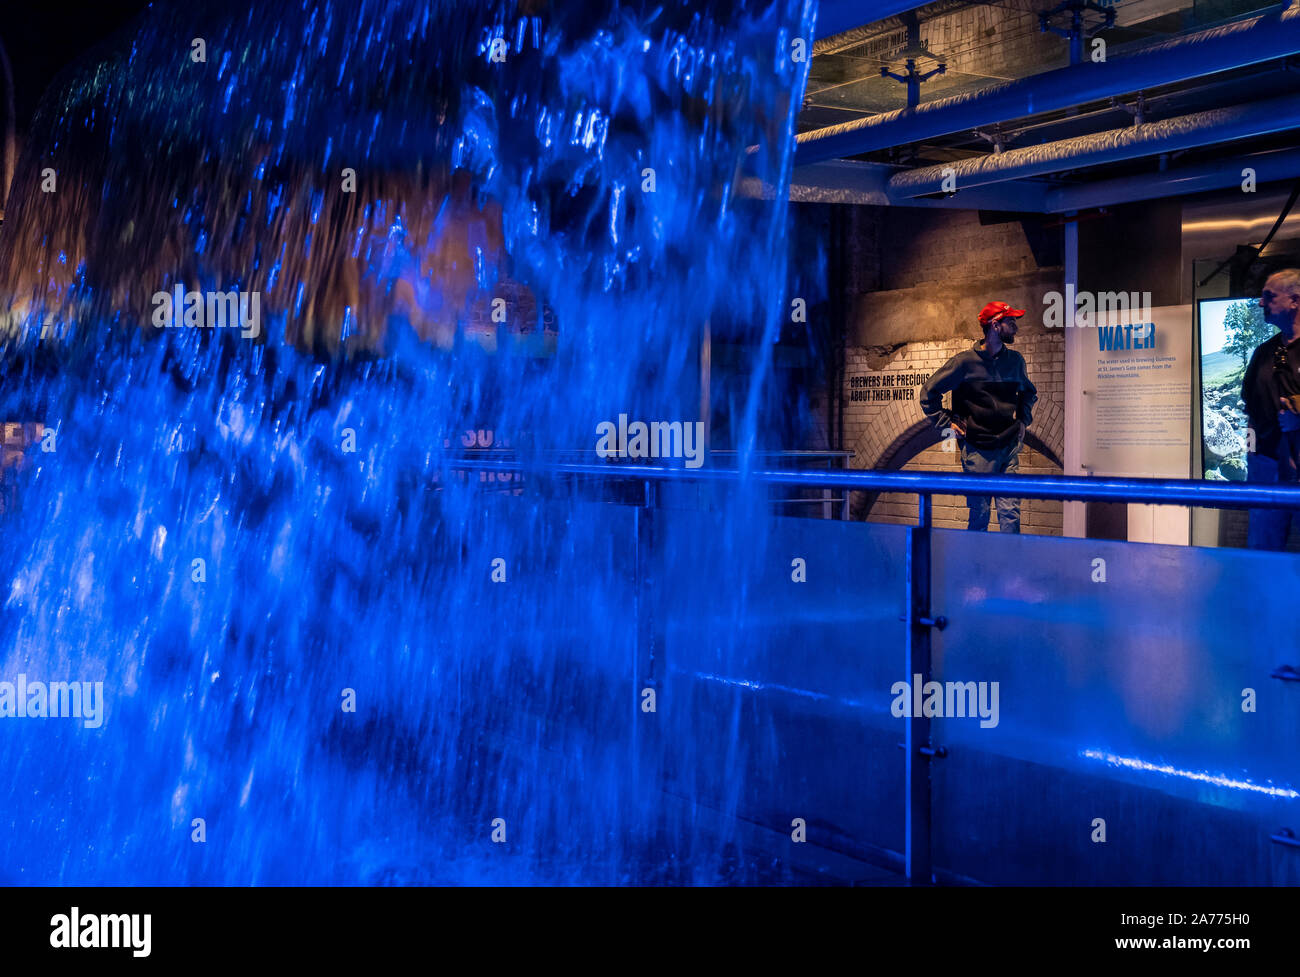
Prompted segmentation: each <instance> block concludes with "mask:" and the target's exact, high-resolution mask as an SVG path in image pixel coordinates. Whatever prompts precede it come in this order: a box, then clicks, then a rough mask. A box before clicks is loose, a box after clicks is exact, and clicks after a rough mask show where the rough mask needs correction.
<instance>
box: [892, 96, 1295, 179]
mask: <svg viewBox="0 0 1300 977" xmlns="http://www.w3.org/2000/svg"><path fill="white" fill-rule="evenodd" d="M1297 127H1300V98H1296V97H1295V96H1294V95H1285V96H1281V97H1278V98H1271V99H1267V100H1265V101H1262V102H1252V103H1251V104H1249V105H1236V106H1232V107H1230V108H1223V109H1211V110H1209V111H1206V112H1195V113H1193V114H1191V115H1180V116H1177V117H1176V118H1173V119H1164V120H1162V121H1160V122H1144V123H1142V124H1140V125H1133V126H1129V127H1127V128H1124V129H1112V130H1110V131H1107V132H1096V133H1090V134H1089V135H1086V136H1076V137H1074V138H1073V139H1062V140H1060V141H1059V142H1054V143H1046V144H1044V145H1041V146H1027V147H1025V148H1024V149H1009V150H1006V151H1005V152H1002V153H997V154H990V155H988V156H978V157H975V158H973V159H963V160H954V161H953V162H950V163H942V164H939V165H936V166H924V167H920V168H919V169H915V170H907V171H905V172H902V173H897V174H895V175H894V176H892V177H890V179H889V184H888V192H889V195H890V196H891V197H899V196H903V197H919V196H923V195H924V194H928V193H942V192H944V191H945V190H956V192H957V193H958V194H960V192H961V191H962V190H963V189H964V188H966V187H976V186H985V185H988V184H991V183H1002V182H1005V181H1008V180H1019V179H1023V178H1025V177H1031V176H1043V175H1045V174H1049V173H1059V172H1060V171H1061V170H1066V169H1077V168H1080V167H1085V166H1097V165H1100V164H1102V163H1115V162H1121V161H1123V160H1129V159H1138V158H1141V157H1143V156H1151V155H1154V154H1155V153H1169V152H1176V151H1178V150H1183V149H1192V148H1195V147H1197V146H1208V145H1213V144H1216V143H1222V142H1228V141H1230V140H1235V139H1250V138H1254V137H1257V136H1266V135H1270V134H1272V133H1276V132H1284V131H1286V130H1289V129H1295V128H1297Z"/></svg>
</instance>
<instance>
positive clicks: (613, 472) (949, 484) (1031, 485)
mask: <svg viewBox="0 0 1300 977" xmlns="http://www.w3.org/2000/svg"><path fill="white" fill-rule="evenodd" d="M449 467H451V468H453V469H470V468H472V469H476V470H482V471H500V472H520V473H522V474H534V475H573V476H578V477H587V478H596V479H624V480H632V481H641V482H644V483H645V484H646V485H647V486H652V485H657V484H664V483H672V482H681V483H691V482H698V483H717V482H722V483H736V484H741V483H746V484H753V485H772V486H784V487H790V488H804V489H814V490H815V489H839V490H841V491H845V492H899V493H903V494H906V495H916V496H918V497H919V498H920V499H921V501H922V506H921V511H922V512H923V513H924V512H926V511H928V508H929V505H928V504H929V501H930V498H931V496H934V495H992V496H1004V497H1007V498H1024V499H1054V500H1060V501H1074V502H1130V503H1140V504H1147V505H1190V506H1197V507H1201V508H1210V509H1268V508H1279V509H1293V508H1300V485H1266V484H1261V483H1256V482H1209V481H1200V480H1197V479H1190V478H1095V477H1087V478H1081V477H1076V476H1062V475H967V474H965V473H959V472H877V471H825V472H823V471H791V470H780V469H764V468H753V469H749V470H744V469H741V468H710V467H702V468H666V467H662V466H651V465H626V464H617V465H615V464H585V463H566V462H557V463H537V464H534V463H530V462H528V461H524V460H507V459H501V458H483V457H478V458H473V457H468V456H465V457H461V458H456V459H453V460H452V462H451V464H450V466H449ZM819 501H820V500H819Z"/></svg>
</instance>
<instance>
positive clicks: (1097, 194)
mask: <svg viewBox="0 0 1300 977" xmlns="http://www.w3.org/2000/svg"><path fill="white" fill-rule="evenodd" d="M1247 167H1249V168H1250V169H1251V170H1253V171H1254V176H1255V181H1256V183H1272V182H1275V181H1278V180H1293V179H1296V178H1297V177H1300V152H1297V151H1296V150H1295V149H1278V150H1274V151H1272V152H1268V153H1259V154H1256V155H1253V156H1239V157H1234V158H1232V159H1230V160H1214V161H1212V162H1208V163H1198V164H1196V165H1194V166H1183V167H1179V168H1178V169H1175V170H1165V171H1163V172H1160V173H1147V174H1142V175H1140V176H1125V177H1119V178H1116V179H1113V180H1100V181H1097V182H1095V183H1086V184H1082V185H1080V186H1076V187H1060V188H1057V189H1054V190H1049V191H1048V192H1047V196H1046V205H1045V209H1046V210H1048V211H1050V212H1051V213H1054V214H1064V213H1068V212H1069V211H1072V210H1088V209H1090V208H1093V207H1108V206H1112V205H1115V204H1127V203H1136V202H1137V201H1139V200H1157V199H1160V198H1162V197H1188V196H1191V195H1193V194H1197V193H1205V192H1207V191H1210V190H1223V189H1225V188H1227V187H1235V186H1239V185H1240V184H1241V183H1242V182H1243V181H1244V180H1245V173H1244V172H1243V171H1244V170H1245V169H1246V168H1247ZM959 198H960V194H959V195H958V197H957V198H954V199H959ZM1025 209H1026V210H1033V209H1034V208H1033V207H1026V208H1025Z"/></svg>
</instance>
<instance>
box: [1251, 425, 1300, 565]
mask: <svg viewBox="0 0 1300 977" xmlns="http://www.w3.org/2000/svg"><path fill="white" fill-rule="evenodd" d="M1283 437H1284V439H1285V435H1284V436H1283ZM1285 444H1286V441H1285V440H1283V442H1282V445H1279V447H1278V450H1279V451H1281V450H1284V447H1283V446H1284V445H1285ZM1287 467H1290V466H1287ZM1284 470H1285V469H1284ZM1287 480H1288V479H1287V478H1286V477H1285V476H1284V475H1281V474H1279V470H1278V463H1277V462H1276V461H1274V460H1273V459H1272V458H1270V457H1269V456H1268V455H1260V454H1256V453H1255V452H1253V451H1252V452H1250V453H1249V454H1247V455H1246V481H1248V482H1264V483H1265V484H1269V485H1275V484H1277V483H1278V482H1281V481H1287ZM1292 480H1293V479H1292ZM1291 514H1292V513H1291V510H1290V509H1251V510H1250V529H1249V530H1247V532H1246V545H1247V546H1249V547H1250V548H1251V549H1252V550H1284V549H1286V538H1287V535H1288V534H1289V533H1290V532H1291Z"/></svg>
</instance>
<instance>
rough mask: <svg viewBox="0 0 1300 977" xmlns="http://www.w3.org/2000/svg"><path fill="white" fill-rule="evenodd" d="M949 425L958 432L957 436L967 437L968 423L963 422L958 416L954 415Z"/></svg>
mask: <svg viewBox="0 0 1300 977" xmlns="http://www.w3.org/2000/svg"><path fill="white" fill-rule="evenodd" d="M948 426H949V427H950V428H952V429H953V430H954V431H956V432H957V437H959V438H964V437H966V425H965V424H963V423H962V422H961V421H959V420H957V418H955V417H954V418H953V419H952V420H951V421H949V422H948Z"/></svg>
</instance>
